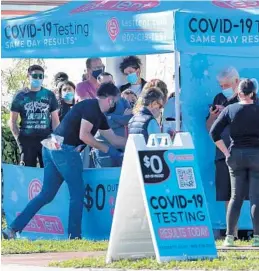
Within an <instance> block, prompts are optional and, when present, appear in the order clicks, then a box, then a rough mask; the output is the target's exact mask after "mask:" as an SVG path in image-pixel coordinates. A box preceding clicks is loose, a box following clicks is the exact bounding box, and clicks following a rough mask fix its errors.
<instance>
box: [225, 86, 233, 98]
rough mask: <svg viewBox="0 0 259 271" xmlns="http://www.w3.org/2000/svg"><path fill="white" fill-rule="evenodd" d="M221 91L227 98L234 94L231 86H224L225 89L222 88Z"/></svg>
mask: <svg viewBox="0 0 259 271" xmlns="http://www.w3.org/2000/svg"><path fill="white" fill-rule="evenodd" d="M222 93H223V94H224V96H225V97H226V98H227V99H229V98H231V97H232V96H233V94H234V91H233V88H226V89H223V90H222Z"/></svg>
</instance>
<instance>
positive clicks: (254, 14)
mask: <svg viewBox="0 0 259 271" xmlns="http://www.w3.org/2000/svg"><path fill="white" fill-rule="evenodd" d="M209 4H210V8H208V7H209ZM201 6H202V5H200V7H201ZM206 7H207V8H208V9H207V12H205V10H202V9H201V10H200V12H199V11H198V10H197V12H193V11H192V10H188V9H186V10H182V11H179V12H176V15H175V20H176V22H177V23H176V24H175V26H176V28H175V31H176V41H175V46H176V48H177V50H178V51H180V62H181V94H180V100H181V109H182V118H183V123H184V126H185V127H186V129H187V130H188V131H190V132H191V134H192V137H193V141H194V144H195V147H196V151H197V158H198V164H199V168H200V172H201V177H202V180H203V185H204V189H205V194H206V197H207V201H208V207H209V209H210V215H211V220H212V221H213V228H214V229H215V228H225V227H226V222H225V219H224V217H223V216H222V215H223V214H224V215H225V202H216V192H215V165H214V158H215V149H216V147H215V145H214V144H213V143H212V140H211V138H210V137H209V135H208V131H207V130H206V117H207V116H208V114H209V107H210V105H211V104H212V103H213V99H214V97H215V96H216V95H217V94H218V93H220V92H222V89H221V87H220V82H219V80H217V76H218V75H219V74H224V73H223V72H224V71H225V73H226V71H227V70H229V72H231V73H232V74H234V75H233V76H236V75H235V74H236V73H237V74H238V75H237V76H238V77H239V79H242V78H250V79H252V78H253V79H254V80H255V81H257V82H258V81H259V67H258V62H259V24H258V14H259V9H258V7H259V4H258V2H253V3H252V2H249V1H240V2H238V1H229V2H223V1H212V4H211V3H209V2H208V3H207V4H206ZM197 9H199V7H198V6H197ZM223 79H224V78H221V80H223ZM231 79H233V78H231ZM231 79H230V80H231ZM230 80H229V81H230ZM216 206H217V207H216ZM215 207H216V208H215ZM249 209H250V206H249V202H245V204H244V205H243V207H242V212H241V216H240V219H239V225H238V227H239V229H252V223H251V219H250V212H249ZM215 210H216V211H215Z"/></svg>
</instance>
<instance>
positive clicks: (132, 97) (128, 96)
mask: <svg viewBox="0 0 259 271" xmlns="http://www.w3.org/2000/svg"><path fill="white" fill-rule="evenodd" d="M121 97H122V98H124V99H125V100H127V101H128V103H129V104H130V106H131V108H134V107H135V104H136V102H137V100H138V96H137V95H136V94H135V92H133V91H132V90H131V89H129V88H128V89H126V90H124V91H123V92H122V93H121Z"/></svg>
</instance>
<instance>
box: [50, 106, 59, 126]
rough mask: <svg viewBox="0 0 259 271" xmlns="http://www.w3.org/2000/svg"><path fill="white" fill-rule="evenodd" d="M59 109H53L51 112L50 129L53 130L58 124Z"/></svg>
mask: <svg viewBox="0 0 259 271" xmlns="http://www.w3.org/2000/svg"><path fill="white" fill-rule="evenodd" d="M58 113H59V110H55V111H53V112H51V124H52V130H53V131H54V130H55V129H56V128H57V127H58V126H59V123H60V121H59V115H58Z"/></svg>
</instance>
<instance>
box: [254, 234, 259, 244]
mask: <svg viewBox="0 0 259 271" xmlns="http://www.w3.org/2000/svg"><path fill="white" fill-rule="evenodd" d="M252 247H259V235H254V238H253V241H252Z"/></svg>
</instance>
